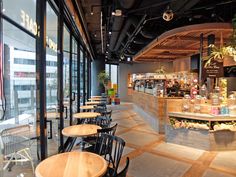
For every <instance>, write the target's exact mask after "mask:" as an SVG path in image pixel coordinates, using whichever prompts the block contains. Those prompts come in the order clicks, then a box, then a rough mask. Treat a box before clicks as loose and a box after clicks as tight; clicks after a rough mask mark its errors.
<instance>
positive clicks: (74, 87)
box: [71, 38, 78, 113]
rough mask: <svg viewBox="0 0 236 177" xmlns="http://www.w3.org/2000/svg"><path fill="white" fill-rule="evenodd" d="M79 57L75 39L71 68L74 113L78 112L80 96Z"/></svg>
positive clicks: (73, 40)
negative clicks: (78, 98) (78, 90)
mask: <svg viewBox="0 0 236 177" xmlns="http://www.w3.org/2000/svg"><path fill="white" fill-rule="evenodd" d="M77 59H78V57H77V42H76V40H75V38H72V68H71V71H72V78H71V79H72V100H73V102H72V106H73V107H72V112H73V113H76V112H77V96H78V93H77V88H78V84H77V81H78V79H77V77H78V74H77V70H78V66H77V65H78V62H77V61H78V60H77Z"/></svg>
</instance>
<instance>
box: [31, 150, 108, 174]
mask: <svg viewBox="0 0 236 177" xmlns="http://www.w3.org/2000/svg"><path fill="white" fill-rule="evenodd" d="M106 169H107V162H106V160H105V159H104V158H102V157H101V156H99V155H97V154H94V153H90V152H77V151H74V152H66V153H62V154H57V155H54V156H51V157H48V158H47V159H45V160H44V161H42V162H41V163H39V164H38V166H37V167H36V170H35V176H36V177H98V176H102V175H103V174H104V173H105V172H106Z"/></svg>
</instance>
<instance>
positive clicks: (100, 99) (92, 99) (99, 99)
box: [88, 97, 105, 101]
mask: <svg viewBox="0 0 236 177" xmlns="http://www.w3.org/2000/svg"><path fill="white" fill-rule="evenodd" d="M88 100H89V101H103V100H105V99H104V98H96V97H95V98H89V99H88Z"/></svg>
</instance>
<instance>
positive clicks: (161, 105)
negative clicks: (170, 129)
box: [132, 91, 182, 133]
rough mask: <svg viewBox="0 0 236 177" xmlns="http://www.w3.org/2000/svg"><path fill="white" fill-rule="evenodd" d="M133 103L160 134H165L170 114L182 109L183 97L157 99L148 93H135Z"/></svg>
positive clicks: (133, 93)
mask: <svg viewBox="0 0 236 177" xmlns="http://www.w3.org/2000/svg"><path fill="white" fill-rule="evenodd" d="M132 101H133V103H134V107H135V109H136V111H138V112H139V113H140V114H141V115H143V117H144V118H145V119H146V120H147V121H148V122H149V124H150V125H151V126H152V127H153V128H154V129H155V130H156V131H158V132H159V133H165V121H166V119H167V118H168V112H171V111H172V112H173V111H174V112H178V111H180V109H181V106H176V105H180V104H181V103H182V98H181V97H157V96H154V95H151V94H148V93H144V92H138V91H133V92H132Z"/></svg>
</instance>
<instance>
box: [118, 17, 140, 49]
mask: <svg viewBox="0 0 236 177" xmlns="http://www.w3.org/2000/svg"><path fill="white" fill-rule="evenodd" d="M137 24H138V20H137V18H135V17H130V18H129V19H128V20H127V21H126V23H125V26H124V27H123V29H122V31H121V32H120V36H119V38H118V40H117V42H116V46H115V48H114V50H115V51H117V50H118V49H119V48H120V45H121V42H122V41H123V40H124V38H125V37H126V36H127V38H128V37H129V35H128V34H127V32H128V31H129V29H130V28H133V29H135V28H136V26H137ZM132 31H133V30H132V29H131V33H132Z"/></svg>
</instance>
